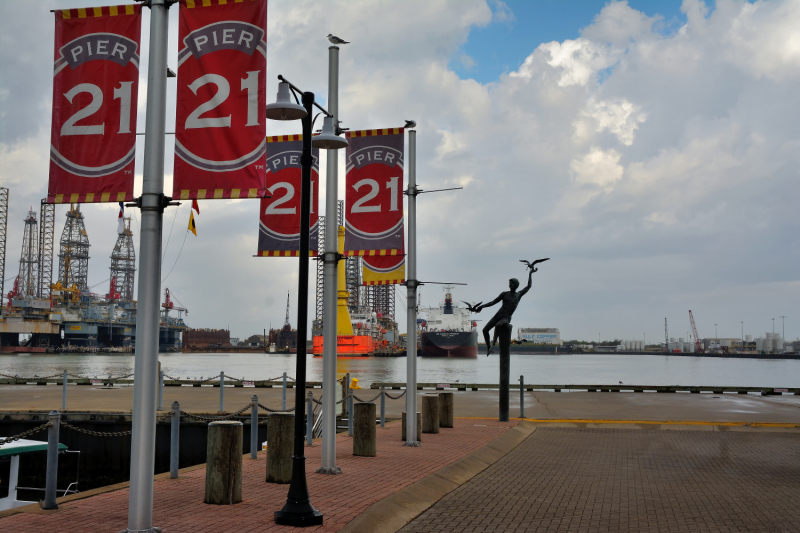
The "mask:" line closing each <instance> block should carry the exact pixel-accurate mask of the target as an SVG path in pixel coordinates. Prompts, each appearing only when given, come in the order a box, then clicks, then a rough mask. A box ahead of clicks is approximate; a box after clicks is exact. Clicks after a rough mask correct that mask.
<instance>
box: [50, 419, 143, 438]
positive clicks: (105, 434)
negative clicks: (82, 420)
mask: <svg viewBox="0 0 800 533" xmlns="http://www.w3.org/2000/svg"><path fill="white" fill-rule="evenodd" d="M61 427H64V428H67V429H71V430H72V431H77V432H78V433H84V434H86V435H91V436H93V437H126V436H128V435H131V434H132V433H133V430H129V431H120V432H117V433H111V432H107V431H92V430H90V429H83V428H79V427H77V426H73V425H72V424H68V423H67V422H64V421H63V420H62V421H61Z"/></svg>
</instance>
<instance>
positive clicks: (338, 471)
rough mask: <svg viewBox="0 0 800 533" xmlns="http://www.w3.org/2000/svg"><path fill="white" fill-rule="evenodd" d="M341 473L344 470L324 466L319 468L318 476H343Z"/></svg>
mask: <svg viewBox="0 0 800 533" xmlns="http://www.w3.org/2000/svg"><path fill="white" fill-rule="evenodd" d="M341 473H342V469H341V468H339V467H338V466H323V467H320V468H317V474H333V475H336V474H341Z"/></svg>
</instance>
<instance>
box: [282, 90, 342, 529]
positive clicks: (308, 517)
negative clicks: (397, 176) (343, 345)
mask: <svg viewBox="0 0 800 533" xmlns="http://www.w3.org/2000/svg"><path fill="white" fill-rule="evenodd" d="M278 79H279V80H281V83H280V84H279V86H278V98H277V102H276V103H274V104H269V105H267V118H269V119H273V120H297V119H301V121H302V123H303V152H302V155H301V156H300V165H301V172H302V173H301V186H300V251H299V260H300V267H299V276H298V281H297V300H298V301H297V367H296V371H295V372H296V378H295V380H296V381H295V399H294V405H295V415H294V454H293V455H292V481H291V484H290V485H289V494H288V496H287V498H286V504H285V505H284V506H283V509H281V510H280V511H276V512H275V523H276V524H279V525H284V526H299V527H306V526H321V525H322V513H321V512H319V511H317V510H316V509H315V508H314V506H313V505H311V498H310V497H309V495H308V485H307V483H306V457H305V451H304V435H303V433H304V431H303V427H304V425H305V420H304V418H305V416H304V415H305V406H306V403H305V393H306V340H307V335H306V330H307V329H308V251H309V250H308V248H309V245H308V232H309V223H308V222H309V220H308V219H309V217H310V216H311V166H312V163H313V157H312V154H311V147H312V145H313V146H316V147H317V148H321V149H327V150H337V149H340V148H344V147H345V146H347V140H345V139H343V138H341V137H339V136H338V135H336V133H335V131H334V127H333V121H332V120H331V117H332V115H331V114H330V113H328V112H327V111H326V110H325V109H323V108H322V107H321V106H320V105H319V104H317V103H315V102H314V93H309V92H302V91H300V89H298V88H297V87H295V86H294V85H292V84H291V83H289V82H288V81H287V80H286V79H285V78H284V77H283V76H278ZM290 90H291V91H296V92H298V93H302V102H303V104H302V105H300V104H299V103H296V102H292V101H291V97H290ZM296 98H297V97H296V95H295V100H296ZM314 106H316V107H317V108H319V110H320V111H321V112H322V113H324V114H325V116H326V118H325V121H324V122H325V124H324V127H323V130H322V134H320V135H317V136H316V137H314V138H313V141H312V128H313V124H314V119H313V111H314Z"/></svg>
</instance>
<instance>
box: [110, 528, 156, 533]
mask: <svg viewBox="0 0 800 533" xmlns="http://www.w3.org/2000/svg"><path fill="white" fill-rule="evenodd" d="M119 533H161V528H160V527H151V528H150V529H123V530H122V531H120V532H119Z"/></svg>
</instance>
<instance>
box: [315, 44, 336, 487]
mask: <svg viewBox="0 0 800 533" xmlns="http://www.w3.org/2000/svg"><path fill="white" fill-rule="evenodd" d="M327 107H328V111H329V112H330V113H331V114H332V115H333V124H334V130H335V131H336V130H338V125H339V123H338V120H339V47H338V46H330V47H328V106H327ZM338 153H339V151H338V150H328V167H327V176H326V181H325V254H324V255H323V260H324V266H323V270H322V275H323V289H322V290H323V298H322V301H323V315H322V339H323V340H322V466H321V468H319V469H318V470H317V472H319V473H321V474H341V473H342V469H341V468H339V467H338V466H336V338H337V336H336V332H337V324H336V314H337V309H336V303H337V302H336V300H337V295H338V294H337V290H338V287H337V279H338V277H337V276H338V268H339V258H338V253H339V224H338V220H337V216H336V215H337V211H338V209H339V198H338V190H339V155H338Z"/></svg>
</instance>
